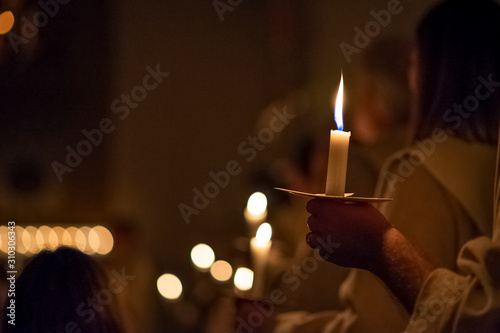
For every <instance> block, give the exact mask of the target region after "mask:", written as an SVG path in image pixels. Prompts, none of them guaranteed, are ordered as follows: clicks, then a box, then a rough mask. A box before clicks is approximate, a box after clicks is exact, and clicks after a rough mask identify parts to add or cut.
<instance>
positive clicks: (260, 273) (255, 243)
mask: <svg viewBox="0 0 500 333" xmlns="http://www.w3.org/2000/svg"><path fill="white" fill-rule="evenodd" d="M272 233H273V230H272V228H271V225H270V224H269V223H262V224H261V226H260V227H259V229H258V230H257V233H256V235H255V237H253V238H252V239H251V240H250V249H251V251H252V259H253V271H254V282H253V288H252V293H253V296H254V297H255V298H262V297H263V296H264V287H265V272H266V265H267V257H268V256H269V251H270V250H271V244H272V241H271V236H272Z"/></svg>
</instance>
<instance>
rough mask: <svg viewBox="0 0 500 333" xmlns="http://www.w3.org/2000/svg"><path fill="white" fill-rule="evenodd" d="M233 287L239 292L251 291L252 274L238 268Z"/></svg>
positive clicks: (248, 270)
mask: <svg viewBox="0 0 500 333" xmlns="http://www.w3.org/2000/svg"><path fill="white" fill-rule="evenodd" d="M234 285H235V286H236V288H238V289H239V290H241V291H247V290H250V289H252V285H253V272H252V270H250V269H248V268H246V267H240V268H238V269H237V270H236V273H235V274H234Z"/></svg>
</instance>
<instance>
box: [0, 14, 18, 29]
mask: <svg viewBox="0 0 500 333" xmlns="http://www.w3.org/2000/svg"><path fill="white" fill-rule="evenodd" d="M14 21H15V19H14V14H12V12H11V11H10V10H8V11H6V12H3V13H2V14H0V35H4V34H6V33H8V32H9V31H10V30H11V29H12V27H13V26H14Z"/></svg>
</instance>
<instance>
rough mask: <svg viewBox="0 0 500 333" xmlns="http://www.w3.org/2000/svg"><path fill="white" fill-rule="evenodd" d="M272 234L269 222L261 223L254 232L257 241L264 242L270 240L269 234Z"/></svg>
mask: <svg viewBox="0 0 500 333" xmlns="http://www.w3.org/2000/svg"><path fill="white" fill-rule="evenodd" d="M272 234H273V229H272V228H271V225H270V224H269V223H262V224H261V225H260V227H259V229H257V233H256V234H255V238H257V241H258V242H259V243H266V242H269V241H270V240H271V236H272Z"/></svg>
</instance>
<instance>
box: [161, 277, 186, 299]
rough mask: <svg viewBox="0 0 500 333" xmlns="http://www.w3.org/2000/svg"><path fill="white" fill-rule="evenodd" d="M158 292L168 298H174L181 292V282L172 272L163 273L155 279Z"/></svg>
mask: <svg viewBox="0 0 500 333" xmlns="http://www.w3.org/2000/svg"><path fill="white" fill-rule="evenodd" d="M156 287H157V288H158V292H159V293H160V295H162V296H163V297H164V298H166V299H168V300H176V299H178V298H179V297H180V296H181V294H182V283H181V280H179V278H178V277H177V276H175V275H173V274H163V275H162V276H160V277H159V278H158V280H157V281H156Z"/></svg>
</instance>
